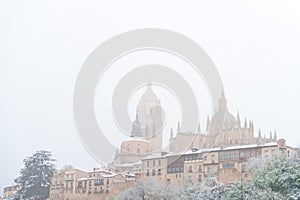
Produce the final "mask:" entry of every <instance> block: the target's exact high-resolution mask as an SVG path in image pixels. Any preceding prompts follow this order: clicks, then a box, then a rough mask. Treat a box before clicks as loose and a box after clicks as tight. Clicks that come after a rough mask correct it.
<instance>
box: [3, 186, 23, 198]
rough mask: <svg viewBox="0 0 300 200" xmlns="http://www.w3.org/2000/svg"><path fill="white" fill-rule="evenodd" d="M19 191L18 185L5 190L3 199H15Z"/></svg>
mask: <svg viewBox="0 0 300 200" xmlns="http://www.w3.org/2000/svg"><path fill="white" fill-rule="evenodd" d="M18 190H19V186H18V185H12V186H8V187H5V188H4V189H3V199H14V198H15V197H16V194H17V192H18Z"/></svg>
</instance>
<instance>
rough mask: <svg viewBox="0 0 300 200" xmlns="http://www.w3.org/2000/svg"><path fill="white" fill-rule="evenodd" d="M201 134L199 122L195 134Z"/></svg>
mask: <svg viewBox="0 0 300 200" xmlns="http://www.w3.org/2000/svg"><path fill="white" fill-rule="evenodd" d="M200 132H201V127H200V122H199V123H198V127H197V133H200Z"/></svg>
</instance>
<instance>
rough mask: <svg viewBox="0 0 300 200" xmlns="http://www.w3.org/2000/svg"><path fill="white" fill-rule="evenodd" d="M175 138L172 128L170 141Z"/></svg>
mask: <svg viewBox="0 0 300 200" xmlns="http://www.w3.org/2000/svg"><path fill="white" fill-rule="evenodd" d="M173 137H174V133H173V128H171V131H170V139H172V138H173Z"/></svg>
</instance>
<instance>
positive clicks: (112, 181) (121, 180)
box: [49, 168, 135, 200]
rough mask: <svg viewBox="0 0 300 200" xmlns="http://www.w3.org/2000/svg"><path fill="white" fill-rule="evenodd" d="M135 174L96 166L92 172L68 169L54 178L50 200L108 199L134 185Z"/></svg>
mask: <svg viewBox="0 0 300 200" xmlns="http://www.w3.org/2000/svg"><path fill="white" fill-rule="evenodd" d="M134 180H135V175H134V174H128V173H115V172H112V171H111V170H107V169H98V168H94V170H93V171H91V172H84V171H81V170H78V169H68V170H64V171H62V172H57V173H55V174H54V176H53V178H52V185H51V188H50V197H49V198H50V200H83V199H97V200H107V199H109V198H110V197H113V196H117V195H119V194H120V193H121V191H123V190H125V189H128V188H130V187H133V184H134Z"/></svg>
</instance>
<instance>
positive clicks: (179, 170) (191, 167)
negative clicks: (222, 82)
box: [142, 139, 296, 186]
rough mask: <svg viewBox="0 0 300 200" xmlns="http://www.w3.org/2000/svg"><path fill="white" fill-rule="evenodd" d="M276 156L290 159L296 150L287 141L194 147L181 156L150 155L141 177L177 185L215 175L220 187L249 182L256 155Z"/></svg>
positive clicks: (144, 161)
mask: <svg viewBox="0 0 300 200" xmlns="http://www.w3.org/2000/svg"><path fill="white" fill-rule="evenodd" d="M276 154H284V155H286V156H287V157H293V156H295V155H296V148H294V147H290V146H288V145H286V141H285V140H284V139H280V140H278V141H277V142H270V143H265V144H253V145H240V146H230V147H226V148H209V149H199V150H198V149H196V148H193V149H192V150H188V151H185V152H180V153H174V152H170V153H168V154H164V155H151V156H148V157H146V158H144V159H143V160H142V178H143V179H149V178H151V179H154V180H155V181H157V182H160V183H170V184H173V185H176V186H182V185H184V184H187V183H190V184H195V183H197V182H201V181H202V180H203V179H204V178H206V177H208V176H210V175H214V176H216V177H217V179H218V181H220V182H221V183H223V184H228V183H231V182H234V181H237V180H243V181H250V180H252V178H253V174H252V172H251V170H250V168H249V159H250V158H254V157H258V156H262V157H267V158H268V157H272V156H274V155H276ZM156 163H161V164H160V165H157V164H156ZM159 172H161V173H159Z"/></svg>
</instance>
